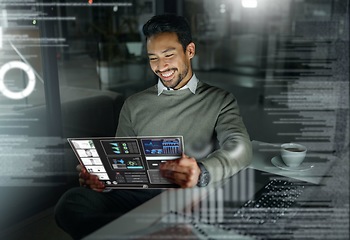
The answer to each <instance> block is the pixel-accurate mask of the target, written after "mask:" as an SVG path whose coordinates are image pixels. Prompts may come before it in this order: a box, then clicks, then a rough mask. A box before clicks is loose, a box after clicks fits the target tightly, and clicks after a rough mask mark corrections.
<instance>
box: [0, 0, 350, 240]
mask: <svg viewBox="0 0 350 240" xmlns="http://www.w3.org/2000/svg"><path fill="white" fill-rule="evenodd" d="M161 13H176V14H179V15H183V16H185V17H186V18H187V19H188V21H189V24H190V26H191V28H192V31H193V40H194V42H195V43H196V57H195V58H194V59H193V62H192V64H193V68H194V72H195V74H196V76H197V77H198V78H199V79H200V80H202V81H204V82H207V83H209V84H212V85H215V86H218V87H221V88H224V89H226V90H228V91H230V92H232V93H233V94H234V95H235V96H236V98H237V101H238V104H239V106H240V109H241V115H242V117H243V120H244V122H245V124H246V127H247V129H248V132H249V134H250V137H251V139H252V140H258V141H263V142H269V143H276V144H280V143H283V142H299V143H302V144H304V145H306V146H307V147H308V148H309V150H311V151H315V152H324V153H329V154H332V155H335V156H343V155H344V153H346V150H347V149H348V148H349V2H348V1H347V0H284V1H281V0H219V1H216V0H215V1H212V0H177V1H175V0H174V1H172V0H137V1H136V0H124V1H123V0H120V1H107V0H104V1H96V0H94V1H88V0H80V1H69V0H65V1H63V0H62V1H29V0H28V1H21V2H20V3H17V2H12V1H1V2H0V16H1V18H0V19H1V20H0V24H1V35H0V37H1V46H0V51H1V53H2V54H1V55H0V67H1V66H4V65H6V64H7V63H8V62H11V61H20V62H23V63H25V64H26V65H27V66H31V68H32V69H33V73H34V75H35V88H34V89H33V91H31V93H30V94H29V95H27V96H25V97H21V98H19V99H13V97H11V94H10V95H6V92H5V90H4V88H2V90H1V88H0V108H1V110H0V189H1V190H0V191H1V194H0V195H1V197H0V213H1V217H0V238H2V239H23V238H24V237H27V238H28V239H38V240H39V239H70V238H69V237H68V236H67V235H65V234H64V233H63V232H61V231H60V230H59V229H58V228H57V227H56V226H55V224H54V221H53V218H52V216H53V214H52V213H53V206H54V204H55V203H56V202H57V200H58V198H59V196H60V195H62V193H63V192H64V191H66V190H67V189H69V188H70V187H73V186H76V185H77V173H76V171H75V166H76V164H77V163H78V162H77V160H76V158H75V156H74V154H73V153H72V151H71V149H70V148H69V146H68V144H67V141H66V140H65V139H66V138H68V137H92V136H95V137H97V136H114V134H115V130H116V127H117V120H118V116H119V111H120V108H121V106H122V104H123V101H124V100H125V98H127V97H128V96H130V95H132V94H134V93H136V92H139V91H141V90H143V89H145V88H147V87H150V86H152V85H154V84H156V82H157V79H156V77H155V76H154V74H153V73H152V72H151V71H150V69H149V66H148V62H147V58H146V55H145V45H144V37H143V36H142V33H141V27H142V25H143V23H144V22H145V21H146V20H147V19H149V18H150V17H151V16H153V15H155V14H161ZM13 66H15V65H12V67H11V66H10V68H11V69H10V70H7V72H6V74H5V75H4V76H5V77H3V79H2V80H1V79H0V80H1V81H2V82H3V83H4V85H5V86H6V89H8V90H9V92H21V91H23V90H24V89H25V88H26V87H27V86H28V73H26V72H25V71H24V70H21V69H18V67H13ZM203 120H205V116H203ZM348 162H349V161H348V160H347V163H348ZM346 168H347V169H348V165H347V166H346ZM343 177H344V178H348V177H349V176H348V174H347V176H343ZM344 191H347V196H348V191H349V188H348V187H347V188H344ZM344 201H345V202H347V207H348V206H349V202H348V199H347V200H345V199H344ZM50 235H52V236H50ZM49 236H50V237H49Z"/></svg>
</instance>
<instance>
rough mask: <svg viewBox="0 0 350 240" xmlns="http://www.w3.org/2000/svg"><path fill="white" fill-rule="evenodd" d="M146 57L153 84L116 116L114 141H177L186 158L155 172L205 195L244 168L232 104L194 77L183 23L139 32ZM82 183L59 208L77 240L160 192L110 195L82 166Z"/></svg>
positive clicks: (153, 24)
mask: <svg viewBox="0 0 350 240" xmlns="http://www.w3.org/2000/svg"><path fill="white" fill-rule="evenodd" d="M143 33H144V35H145V36H146V41H147V54H148V58H149V63H150V67H151V69H152V71H153V72H154V73H155V74H156V75H157V76H158V78H159V80H158V84H157V85H155V86H153V87H151V88H148V89H146V90H144V91H142V92H140V93H137V94H135V95H133V96H131V97H129V98H128V99H127V100H126V101H125V103H124V105H123V108H122V110H121V113H120V118H119V123H118V128H117V133H116V135H117V136H118V137H128V136H161V135H163V136H166V135H182V136H183V138H184V144H185V152H184V153H183V154H182V157H181V158H179V159H176V160H168V161H166V162H165V163H163V164H162V165H161V166H160V171H161V173H162V175H163V176H164V177H166V178H168V179H169V180H170V181H172V182H174V183H176V184H178V185H179V186H180V187H182V188H191V187H195V186H198V187H204V186H206V185H208V184H209V183H212V182H216V181H219V180H222V179H224V178H227V177H230V176H232V175H233V174H235V173H237V172H238V171H240V170H241V169H242V168H244V167H246V166H247V165H248V164H249V163H250V160H251V156H252V149H251V142H250V139H249V136H248V134H247V131H246V128H245V126H244V124H243V121H242V119H241V116H240V114H239V109H238V105H237V101H236V99H235V98H234V96H233V95H232V94H230V93H228V92H226V91H224V90H222V89H219V88H216V87H212V86H209V85H207V84H205V83H203V82H201V81H199V79H198V78H197V77H196V75H195V74H194V73H193V70H192V66H191V60H192V58H193V57H194V56H195V50H196V48H195V44H194V43H193V41H192V37H191V31H190V27H189V25H188V23H187V21H186V20H185V19H184V18H183V17H180V16H174V15H159V16H154V17H153V18H151V19H150V20H149V21H148V22H147V23H146V24H145V25H144V26H143ZM78 169H79V171H80V179H79V181H80V183H81V185H82V186H84V187H80V188H74V189H71V190H70V191H68V192H67V193H65V195H64V196H62V198H61V200H60V202H59V203H58V204H57V206H56V220H57V223H58V225H59V226H61V227H62V228H63V229H64V230H65V231H67V232H68V233H70V234H71V236H73V237H74V238H77V239H78V238H81V237H82V236H85V235H86V234H88V233H90V232H92V231H93V230H95V229H97V228H98V227H100V226H102V225H104V224H106V223H108V222H109V221H111V220H113V219H115V218H117V217H119V216H121V215H122V214H124V213H126V212H128V211H130V210H131V209H133V208H135V207H137V206H138V205H140V204H142V203H143V202H145V201H147V200H149V199H150V198H152V197H154V196H156V195H157V194H159V193H160V192H161V191H160V190H151V189H148V190H113V191H110V192H102V191H103V189H104V185H103V184H102V183H101V182H100V181H99V180H98V178H97V177H96V176H94V175H90V174H89V173H87V172H86V170H85V169H83V168H82V167H81V166H79V167H78Z"/></svg>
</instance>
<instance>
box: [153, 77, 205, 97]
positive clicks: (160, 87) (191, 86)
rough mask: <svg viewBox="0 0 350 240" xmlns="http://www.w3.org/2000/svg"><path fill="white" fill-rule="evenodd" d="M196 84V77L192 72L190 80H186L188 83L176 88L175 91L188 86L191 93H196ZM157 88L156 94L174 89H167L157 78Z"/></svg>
mask: <svg viewBox="0 0 350 240" xmlns="http://www.w3.org/2000/svg"><path fill="white" fill-rule="evenodd" d="M197 84H198V78H197V77H196V75H195V74H193V76H192V77H191V79H190V81H188V83H187V84H186V85H185V86H183V87H182V88H180V89H178V90H177V91H179V90H184V89H187V88H189V89H190V91H191V92H192V93H193V94H196V89H197ZM157 88H158V96H159V95H160V94H162V93H163V91H174V89H172V88H169V89H168V88H167V87H165V86H164V85H163V83H162V81H161V80H160V79H158V84H157Z"/></svg>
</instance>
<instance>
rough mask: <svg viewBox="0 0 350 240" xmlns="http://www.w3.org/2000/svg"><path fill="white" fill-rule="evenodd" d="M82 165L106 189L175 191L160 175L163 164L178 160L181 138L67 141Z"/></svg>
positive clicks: (181, 147) (171, 184)
mask: <svg viewBox="0 0 350 240" xmlns="http://www.w3.org/2000/svg"><path fill="white" fill-rule="evenodd" d="M68 141H69V143H70V144H71V146H72V148H73V150H74V152H75V154H76V156H77V157H78V159H79V161H80V163H81V164H82V165H84V167H85V168H86V170H87V171H88V172H89V173H91V174H94V175H96V176H98V178H99V179H100V180H101V181H103V182H104V183H105V185H106V187H107V188H173V187H178V186H177V185H175V184H173V183H171V182H169V181H168V180H167V179H165V178H163V177H162V176H161V174H160V172H159V166H160V164H161V163H162V162H164V161H168V160H173V159H177V158H179V157H180V156H181V154H182V151H183V139H182V137H137V138H90V139H68Z"/></svg>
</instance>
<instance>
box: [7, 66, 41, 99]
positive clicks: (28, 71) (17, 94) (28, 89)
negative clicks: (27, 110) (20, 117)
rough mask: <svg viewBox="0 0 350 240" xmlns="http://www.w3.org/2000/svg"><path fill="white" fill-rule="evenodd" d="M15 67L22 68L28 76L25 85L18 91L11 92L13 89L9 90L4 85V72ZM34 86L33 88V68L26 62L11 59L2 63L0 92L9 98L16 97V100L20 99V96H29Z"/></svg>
mask: <svg viewBox="0 0 350 240" xmlns="http://www.w3.org/2000/svg"><path fill="white" fill-rule="evenodd" d="M16 68H18V69H21V70H23V71H24V72H25V73H26V74H27V77H28V84H27V87H26V88H25V89H23V90H22V91H19V92H13V91H11V90H9V89H8V88H7V87H6V85H5V75H6V73H7V72H8V71H9V70H11V69H16ZM34 88H35V74H34V71H33V69H32V68H31V67H30V66H28V65H27V64H25V63H23V62H20V61H11V62H8V63H6V64H4V65H3V66H2V67H1V68H0V92H1V93H2V94H3V95H4V96H6V97H8V98H11V99H16V100H18V99H22V98H25V97H27V96H29V95H30V94H31V93H32V92H33V90H34Z"/></svg>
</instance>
